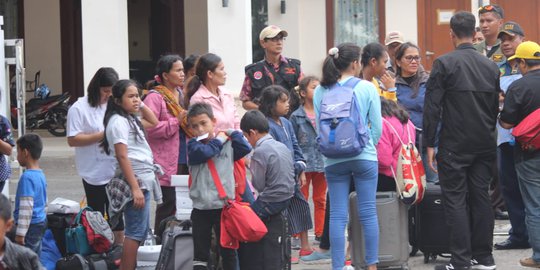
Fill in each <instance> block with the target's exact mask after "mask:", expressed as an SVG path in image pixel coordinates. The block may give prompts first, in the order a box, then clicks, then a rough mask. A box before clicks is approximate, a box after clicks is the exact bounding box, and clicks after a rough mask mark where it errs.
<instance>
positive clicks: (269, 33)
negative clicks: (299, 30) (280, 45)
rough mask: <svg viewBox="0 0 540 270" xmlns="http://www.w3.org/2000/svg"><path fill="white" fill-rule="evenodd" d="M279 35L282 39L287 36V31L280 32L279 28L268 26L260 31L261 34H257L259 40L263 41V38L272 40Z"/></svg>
mask: <svg viewBox="0 0 540 270" xmlns="http://www.w3.org/2000/svg"><path fill="white" fill-rule="evenodd" d="M280 33H281V34H282V35H283V37H286V36H287V35H289V34H288V33H287V31H285V30H281V28H279V27H277V26H275V25H269V26H267V27H265V28H264V29H263V30H262V31H261V33H260V34H259V39H260V40H264V39H265V38H273V37H275V36H277V35H278V34H280Z"/></svg>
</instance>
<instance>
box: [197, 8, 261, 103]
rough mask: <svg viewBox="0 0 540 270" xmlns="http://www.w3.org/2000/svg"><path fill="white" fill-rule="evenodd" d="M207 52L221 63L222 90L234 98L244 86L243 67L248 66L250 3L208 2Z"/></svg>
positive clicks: (249, 59) (249, 53)
mask: <svg viewBox="0 0 540 270" xmlns="http://www.w3.org/2000/svg"><path fill="white" fill-rule="evenodd" d="M207 1H208V2H207V5H208V51H209V52H211V53H215V54H217V55H219V56H220V57H221V59H223V63H225V71H226V72H227V82H226V85H225V87H226V88H227V89H228V90H229V91H231V92H233V93H234V94H235V95H236V94H239V93H240V89H241V88H242V83H243V82H244V67H245V66H246V65H247V64H250V63H251V58H252V52H251V1H236V0H231V1H229V6H228V7H223V6H222V1H216V0H207Z"/></svg>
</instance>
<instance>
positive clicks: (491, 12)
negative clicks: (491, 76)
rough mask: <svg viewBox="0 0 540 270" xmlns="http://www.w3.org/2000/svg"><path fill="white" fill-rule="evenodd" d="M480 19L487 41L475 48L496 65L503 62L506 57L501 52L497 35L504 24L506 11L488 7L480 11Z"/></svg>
mask: <svg viewBox="0 0 540 270" xmlns="http://www.w3.org/2000/svg"><path fill="white" fill-rule="evenodd" d="M478 17H479V19H480V30H481V31H482V34H483V35H484V38H485V40H484V41H482V42H480V43H478V44H476V45H475V46H474V48H475V49H476V50H477V51H478V52H480V53H481V54H483V55H485V56H487V58H489V59H491V60H492V61H493V62H495V63H500V62H503V61H504V60H505V57H504V55H503V53H502V52H501V41H500V40H499V39H498V38H497V35H498V34H499V30H500V29H501V26H502V24H503V19H504V11H503V10H502V8H501V7H499V6H497V5H487V6H483V7H480V8H479V9H478Z"/></svg>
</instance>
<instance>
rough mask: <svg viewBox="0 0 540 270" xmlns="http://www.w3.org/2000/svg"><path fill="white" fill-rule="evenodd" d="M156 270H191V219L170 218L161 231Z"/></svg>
mask: <svg viewBox="0 0 540 270" xmlns="http://www.w3.org/2000/svg"><path fill="white" fill-rule="evenodd" d="M155 269H156V270H192V269H193V234H192V232H191V220H184V221H178V220H171V221H169V223H168V225H167V228H166V229H165V231H164V232H163V236H162V241H161V251H160V254H159V259H158V261H157V266H156V268H155Z"/></svg>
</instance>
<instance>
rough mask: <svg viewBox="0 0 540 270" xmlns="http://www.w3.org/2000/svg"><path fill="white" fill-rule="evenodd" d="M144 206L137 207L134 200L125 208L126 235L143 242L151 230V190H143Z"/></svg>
mask: <svg viewBox="0 0 540 270" xmlns="http://www.w3.org/2000/svg"><path fill="white" fill-rule="evenodd" d="M142 192H143V195H144V207H143V208H135V207H134V206H133V201H131V202H129V203H128V204H127V205H126V207H125V208H124V221H125V222H124V235H125V237H127V238H129V239H132V240H135V241H139V242H142V241H144V240H145V239H146V237H147V235H148V231H149V230H150V192H149V191H148V190H143V191H142Z"/></svg>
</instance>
